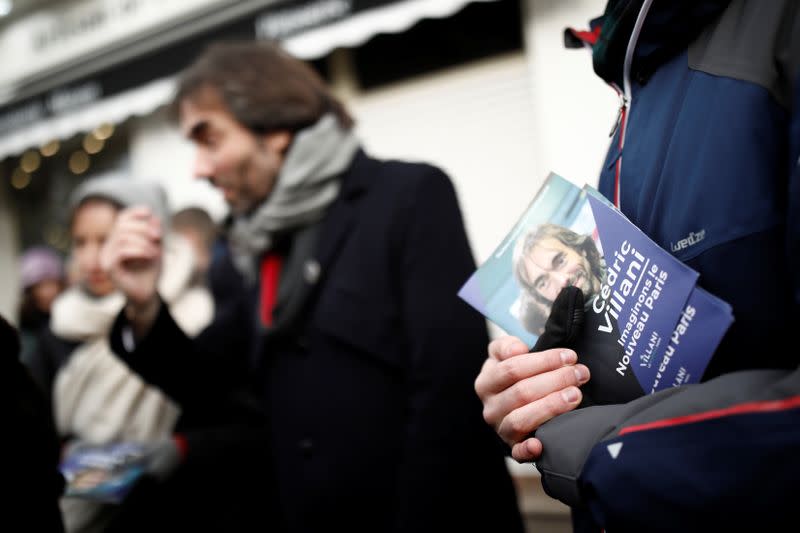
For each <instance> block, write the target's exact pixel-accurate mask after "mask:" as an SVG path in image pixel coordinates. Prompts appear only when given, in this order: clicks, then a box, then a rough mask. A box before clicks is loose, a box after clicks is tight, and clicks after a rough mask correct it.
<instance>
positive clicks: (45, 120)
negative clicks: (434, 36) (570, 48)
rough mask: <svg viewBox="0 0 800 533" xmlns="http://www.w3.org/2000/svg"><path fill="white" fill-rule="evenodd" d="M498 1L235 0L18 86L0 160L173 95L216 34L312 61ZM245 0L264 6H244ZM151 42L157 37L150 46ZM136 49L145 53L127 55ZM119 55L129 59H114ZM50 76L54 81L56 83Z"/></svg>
mask: <svg viewBox="0 0 800 533" xmlns="http://www.w3.org/2000/svg"><path fill="white" fill-rule="evenodd" d="M491 1H499V0H291V1H275V0H271V1H270V0H262V1H261V2H233V3H232V4H236V6H237V7H238V11H236V12H235V13H234V14H233V15H231V16H230V17H228V18H227V19H226V17H224V16H220V15H219V12H217V13H215V14H214V18H215V20H216V21H217V22H216V23H215V24H212V25H210V23H209V21H208V20H207V17H206V18H203V19H198V20H195V21H192V23H191V26H188V25H186V24H184V25H183V26H182V27H181V28H180V31H179V32H176V31H173V32H172V34H176V33H179V34H180V35H181V38H180V40H178V41H175V42H165V39H164V38H163V36H161V35H159V36H158V37H155V36H154V37H151V38H150V39H146V40H145V39H143V40H142V42H140V43H134V44H133V45H131V44H130V43H129V44H128V45H127V46H126V47H125V49H124V50H119V51H117V53H116V54H115V53H114V51H113V50H112V51H111V52H108V53H104V54H101V55H100V56H98V58H97V60H96V63H97V67H96V68H95V69H94V70H93V69H92V68H91V61H89V64H88V65H87V64H81V65H79V66H76V67H75V68H71V69H62V70H61V71H59V72H54V73H52V75H51V76H48V77H46V78H42V79H39V80H35V81H34V82H31V83H30V84H29V86H27V87H18V88H15V91H16V94H15V96H14V97H12V98H11V99H10V100H9V101H8V103H6V104H5V105H4V106H2V107H0V160H2V159H4V158H6V157H8V156H15V155H19V154H20V153H22V152H23V151H24V150H26V149H28V148H32V147H38V146H41V145H43V144H45V143H47V142H48V141H50V140H53V139H62V140H63V139H66V138H69V137H72V136H73V135H75V134H78V133H81V132H88V131H91V130H92V129H94V128H95V127H97V126H98V125H99V124H102V123H105V122H108V123H112V124H117V123H120V122H123V121H125V120H126V119H128V118H130V117H132V116H136V115H146V114H149V113H151V112H152V111H154V110H155V109H157V108H158V107H160V106H162V105H164V104H166V103H168V102H169V101H170V100H171V98H172V95H173V94H174V90H175V80H176V74H177V72H178V71H179V70H180V69H181V68H183V67H184V66H185V65H187V64H188V63H189V62H190V61H191V59H192V58H193V57H194V55H195V54H196V53H197V52H198V51H199V50H200V49H202V47H203V45H204V44H205V43H207V42H210V41H213V40H217V39H226V38H240V39H242V38H245V39H246V38H256V39H266V38H274V39H279V40H280V41H281V42H282V43H283V45H284V46H285V47H286V49H287V50H289V52H291V53H292V54H294V55H296V56H297V57H300V58H302V59H308V60H312V59H316V58H320V57H323V56H325V55H326V54H328V53H329V52H331V51H332V50H334V49H335V48H339V47H354V46H358V45H360V44H362V43H364V42H366V41H367V40H368V39H370V38H371V37H373V36H375V35H377V34H380V33H397V32H402V31H404V30H406V29H408V28H410V27H411V26H412V25H414V24H415V23H416V22H418V21H419V20H421V19H424V18H441V17H448V16H450V15H452V14H454V13H456V12H457V11H459V10H460V9H461V8H463V7H464V6H465V5H466V4H468V3H471V2H491ZM245 4H249V5H251V6H257V7H258V9H255V10H253V11H252V12H245V13H243V7H242V6H244V5H245ZM231 9H233V8H231ZM220 20H222V22H220ZM209 26H210V27H209ZM193 28H194V31H193ZM163 31H165V32H166V33H165V35H169V34H170V32H169V30H163ZM148 43H153V46H152V47H151V49H149V50H148V49H147V48H148V46H147V44H148ZM156 44H157V45H156ZM133 49H137V50H139V51H140V53H138V55H137V56H136V57H128V56H130V55H131V50H133ZM115 55H116V57H117V58H124V59H117V60H116V61H115V59H114V58H115ZM92 70H93V71H92ZM48 80H53V81H52V82H51V83H52V86H48Z"/></svg>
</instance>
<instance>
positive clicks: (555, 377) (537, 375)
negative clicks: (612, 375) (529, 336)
mask: <svg viewBox="0 0 800 533" xmlns="http://www.w3.org/2000/svg"><path fill="white" fill-rule="evenodd" d="M577 360H578V358H577V355H576V354H575V352H573V351H572V350H567V349H561V348H554V349H551V350H544V351H541V352H532V353H528V347H527V346H526V345H525V344H524V343H523V342H522V341H521V340H519V339H518V338H516V337H510V336H509V337H503V338H500V339H497V340H495V341H492V342H491V343H490V344H489V357H488V358H487V359H486V361H485V362H484V363H483V368H482V369H481V372H480V374H479V375H478V377H477V379H476V380H475V392H476V393H477V394H478V397H479V398H480V399H481V401H482V402H483V418H484V420H486V422H487V423H488V424H489V425H491V426H492V427H493V428H494V430H495V431H496V432H497V434H498V435H499V436H500V438H502V439H503V441H505V442H506V444H508V445H509V446H511V455H512V456H513V457H514V459H515V460H517V461H518V462H526V461H534V460H536V459H538V458H539V456H540V455H541V453H542V443H541V442H540V441H539V440H538V439H536V438H535V437H531V436H530V434H531V433H532V432H534V431H535V430H536V429H537V428H538V427H539V426H541V425H542V424H544V423H545V422H547V421H548V420H550V419H551V418H553V417H555V416H558V415H560V414H562V413H566V412H568V411H571V410H572V409H574V408H575V407H577V406H578V404H579V403H580V401H581V391H580V389H579V388H578V386H579V385H582V384H584V383H586V381H588V379H589V369H588V368H586V367H585V366H584V365H580V364H576V363H577Z"/></svg>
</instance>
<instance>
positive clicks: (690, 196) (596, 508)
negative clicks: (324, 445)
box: [536, 0, 800, 531]
mask: <svg viewBox="0 0 800 533" xmlns="http://www.w3.org/2000/svg"><path fill="white" fill-rule="evenodd" d="M607 9H608V11H607V14H612V15H614V16H612V17H611V19H610V21H609V19H606V20H603V21H602V28H601V29H599V30H597V32H595V33H594V37H597V35H598V32H599V39H598V40H597V42H596V43H595V45H594V58H593V59H594V64H595V69H596V70H597V71H598V72H600V73H601V74H602V75H603V76H604V78H605V79H606V81H608V82H609V83H611V84H612V85H614V86H616V87H617V88H618V89H619V90H620V91H621V93H622V94H624V96H625V109H624V112H623V113H622V120H621V121H620V124H619V127H618V128H617V131H616V133H615V135H614V138H613V140H612V144H611V148H610V150H609V154H608V158H607V160H606V162H605V165H604V167H603V169H602V173H601V176H600V189H601V191H602V192H603V193H604V194H605V195H606V196H607V197H608V198H610V199H613V200H615V202H616V203H617V205H619V206H620V208H621V209H622V211H623V212H624V213H625V214H626V215H627V216H628V217H629V218H630V219H631V220H632V221H633V222H634V223H635V224H636V225H638V226H639V227H640V228H641V229H642V230H644V231H645V232H646V233H647V234H648V235H649V236H650V237H651V238H652V239H654V240H655V241H656V242H657V243H658V244H660V245H661V246H662V247H664V248H665V249H667V250H671V251H672V253H673V254H674V255H675V256H676V257H678V258H679V259H681V260H683V261H684V262H686V263H687V264H688V265H689V266H691V267H692V268H694V269H696V270H697V271H698V272H699V273H700V279H699V284H700V285H702V286H703V287H704V288H706V289H707V290H709V291H710V292H712V293H714V294H716V295H717V296H719V297H721V298H723V299H724V300H726V301H727V302H729V303H730V304H731V305H732V307H733V312H734V317H735V322H734V324H733V326H732V327H731V329H730V331H729V332H728V334H727V335H726V337H725V338H724V340H723V342H722V343H721V345H720V347H719V349H718V350H717V352H716V353H715V355H714V358H713V359H712V362H711V364H710V366H709V368H708V370H707V372H706V374H705V376H704V380H705V383H701V384H698V385H690V386H685V387H680V388H677V389H672V390H668V391H664V392H662V393H659V394H655V395H651V396H646V397H644V398H640V399H639V400H636V401H634V402H631V403H629V404H624V405H614V406H602V407H589V408H586V409H581V410H578V411H575V412H572V413H568V414H566V415H562V416H560V417H557V418H556V419H554V420H552V421H551V422H549V423H547V424H545V425H544V426H542V427H541V428H540V429H539V430H538V431H537V433H536V436H537V437H538V438H539V439H540V440H541V441H542V443H543V445H544V453H543V456H542V458H541V460H540V461H537V467H538V468H539V470H540V471H541V472H542V476H543V482H544V484H545V487H546V490H547V491H548V493H549V494H551V495H552V496H554V497H556V498H559V499H561V500H562V501H564V502H565V503H568V504H569V505H572V506H575V507H576V508H580V509H582V510H583V511H585V513H584V514H582V515H580V514H579V516H584V517H586V516H589V517H590V518H589V520H588V522H593V524H594V526H596V527H597V528H606V529H607V530H609V531H645V530H646V531H691V530H708V528H713V529H715V530H734V529H736V530H741V529H745V528H755V527H760V528H763V527H765V526H766V527H769V526H771V525H775V524H780V523H791V522H787V521H791V520H794V507H793V505H794V504H795V503H796V498H795V494H796V493H795V492H794V490H795V485H796V480H797V479H798V476H800V456H798V454H797V450H798V449H800V372H798V371H797V370H796V369H797V367H798V363H800V356H799V355H798V350H797V348H796V346H795V344H796V343H795V342H794V338H793V334H792V332H793V331H794V328H795V327H796V325H797V324H798V309H799V306H800V269H798V259H799V258H800V248H799V246H800V220H798V215H799V214H800V210H799V209H798V207H799V206H798V203H799V202H800V171H799V170H798V162H799V161H798V157H799V156H800V113H799V112H798V105H800V84H798V76H800V8H798V4H797V2H792V1H775V2H746V1H738V0H737V1H732V2H728V1H720V0H717V1H683V0H681V1H673V2H667V1H659V0H654V1H650V0H645V1H642V0H637V1H621V2H616V1H614V2H610V3H609V7H608V8H607ZM639 13H641V14H642V15H641V16H639ZM629 14H632V18H631V17H627V15H629ZM637 16H639V18H640V23H639V24H636V23H635V22H636V19H637ZM615 17H616V18H615ZM626 17H627V18H626ZM623 19H624V20H623ZM642 21H643V23H642ZM698 21H702V24H700V23H698ZM609 22H611V24H609V26H608V27H607V26H606V24H607V23H609ZM598 28H599V27H598ZM692 28H694V29H696V30H697V32H696V33H691V32H690V33H687V31H688V30H690V29H692ZM639 29H641V32H640V33H637V32H638V31H639ZM631 35H633V36H634V38H633V39H630V37H631ZM681 39H683V41H682V40H681ZM610 41H617V42H616V43H615V42H610ZM628 42H631V43H632V45H631V46H632V48H630V53H629V55H628V57H629V59H630V60H629V61H627V65H628V67H627V68H626V67H625V64H626V62H625V53H624V52H625V50H626V48H628ZM620 43H624V44H622V45H621V44H620ZM620 51H621V52H620ZM579 357H580V354H579ZM759 369H760V370H759ZM767 369H770V370H767ZM716 376H719V377H716Z"/></svg>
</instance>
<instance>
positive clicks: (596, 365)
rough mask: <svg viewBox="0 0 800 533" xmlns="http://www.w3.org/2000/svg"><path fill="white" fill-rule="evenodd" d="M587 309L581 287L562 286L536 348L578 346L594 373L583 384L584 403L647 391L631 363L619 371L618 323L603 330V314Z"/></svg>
mask: <svg viewBox="0 0 800 533" xmlns="http://www.w3.org/2000/svg"><path fill="white" fill-rule="evenodd" d="M585 309H586V307H585V302H584V298H583V292H581V290H580V289H579V288H578V287H573V286H568V287H565V288H564V289H562V290H561V292H560V293H559V295H558V297H557V298H556V300H555V302H553V308H552V309H551V311H550V316H549V317H548V319H547V323H546V324H545V328H544V333H542V334H541V335H540V336H539V339H538V340H537V341H536V344H535V345H534V346H533V351H534V352H538V351H542V350H548V349H550V348H570V349H572V350H575V353H577V354H578V362H580V363H582V364H584V365H586V366H587V367H588V368H589V372H591V376H592V377H591V378H590V379H589V381H588V382H586V383H585V384H584V385H583V386H582V387H581V391H582V392H583V401H582V402H581V407H586V406H589V405H603V404H616V403H626V402H629V401H631V400H633V399H636V398H638V397H640V396H643V395H644V391H643V390H642V387H641V385H639V381H638V380H637V379H636V376H635V375H634V373H633V369H632V368H630V365H627V367H625V370H624V371H623V372H620V371H618V369H619V368H620V361H621V360H622V356H623V355H624V349H623V347H622V346H621V345H620V344H619V343H618V342H617V340H618V339H619V330H618V329H617V327H616V324H614V330H613V331H612V332H611V333H603V332H600V331H598V326H599V325H600V323H601V318H600V316H599V315H598V314H597V313H594V312H591V311H590V312H586V311H585ZM603 324H605V321H603Z"/></svg>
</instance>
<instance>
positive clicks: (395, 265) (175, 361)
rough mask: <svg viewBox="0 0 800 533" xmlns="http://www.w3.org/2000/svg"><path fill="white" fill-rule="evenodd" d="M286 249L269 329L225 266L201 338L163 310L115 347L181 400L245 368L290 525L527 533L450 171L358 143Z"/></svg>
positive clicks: (272, 492) (231, 382)
mask: <svg viewBox="0 0 800 533" xmlns="http://www.w3.org/2000/svg"><path fill="white" fill-rule="evenodd" d="M280 246H284V248H283V249H284V250H285V251H286V259H285V262H284V267H283V271H282V274H281V278H280V283H279V290H278V295H277V303H276V307H275V310H274V324H273V325H272V327H271V328H269V329H266V328H264V327H263V326H261V325H260V323H259V322H258V319H257V318H256V317H257V316H258V313H257V312H256V309H257V306H258V294H259V288H258V287H251V288H246V287H244V285H243V284H242V282H241V280H240V279H239V277H238V275H237V274H235V273H234V272H233V271H232V269H231V267H230V263H227V271H226V270H225V268H226V263H225V262H224V261H223V262H222V263H221V264H218V265H217V267H216V268H215V272H212V282H213V283H214V285H215V289H214V292H215V294H216V296H217V303H218V309H219V315H218V316H217V319H216V320H215V322H214V323H213V324H212V325H211V326H210V327H209V328H208V329H207V330H206V331H205V332H204V333H203V334H201V335H200V336H199V337H198V338H197V339H196V341H195V342H194V343H193V342H191V341H189V340H188V339H186V337H184V336H183V335H182V334H181V333H180V331H179V330H178V329H177V328H176V327H175V325H174V322H172V320H171V317H169V315H168V313H167V312H166V311H164V310H162V313H161V315H160V316H159V317H158V319H157V321H156V324H155V325H154V326H153V328H152V330H151V332H150V333H149V335H148V337H147V338H145V339H143V341H142V342H141V343H140V344H139V346H137V348H136V351H135V353H133V354H125V353H124V352H125V350H124V347H123V346H122V343H121V342H120V335H119V330H120V326H121V322H122V321H121V320H120V321H119V322H118V324H117V327H116V328H115V333H114V334H113V338H114V340H113V344H114V347H115V350H117V351H119V352H121V353H123V355H124V356H125V357H126V358H127V359H128V361H129V363H130V364H131V366H132V367H133V368H135V369H136V370H137V371H139V372H140V373H141V374H142V375H144V376H145V378H146V379H147V380H148V381H150V382H153V383H157V384H159V386H161V387H162V388H163V389H164V390H165V391H167V393H168V394H171V395H173V396H175V397H176V399H177V400H178V401H179V402H181V404H182V405H203V404H213V403H214V402H216V401H218V400H219V398H220V397H221V396H222V395H230V394H239V393H238V392H237V391H240V389H239V387H238V383H239V381H238V380H237V378H236V376H237V375H239V374H241V373H246V374H247V375H248V377H249V378H251V380H252V381H253V382H254V385H255V387H254V389H252V390H255V391H256V393H255V395H256V397H257V400H258V403H259V404H260V405H261V406H262V407H263V409H264V411H265V413H266V415H267V420H268V423H267V424H268V427H267V429H268V431H267V435H268V438H267V441H268V442H265V443H264V445H263V457H264V458H266V459H268V462H269V464H268V468H269V469H270V471H271V472H272V474H270V475H269V477H264V480H265V481H263V482H262V483H261V489H260V490H261V491H262V492H263V493H264V498H263V500H262V501H263V502H264V503H266V502H267V501H269V499H270V498H272V499H273V502H274V503H275V504H277V509H278V511H277V515H276V517H277V519H278V520H280V522H281V523H282V525H283V527H284V528H285V529H286V530H288V531H298V532H310V531H324V530H340V529H341V530H342V531H349V532H353V531H370V532H380V531H414V532H420V531H457V530H465V531H466V530H468V531H504V532H508V531H511V532H518V531H522V523H521V519H520V515H519V511H518V508H517V502H516V498H515V493H514V489H513V486H512V482H511V479H510V476H509V473H508V471H507V469H506V465H505V462H504V452H505V450H504V449H503V447H502V445H501V443H500V442H499V441H498V440H497V438H496V436H495V435H494V433H493V431H492V430H491V428H489V427H488V426H487V425H486V424H485V422H484V421H483V419H482V415H481V405H480V402H479V400H478V398H477V396H476V395H475V393H474V391H473V382H474V379H475V377H476V376H477V374H478V371H479V370H480V366H481V364H482V362H483V360H484V359H485V354H486V345H487V343H488V337H487V332H486V324H485V322H484V320H483V318H482V317H481V316H479V315H478V314H477V313H476V312H474V311H473V310H472V309H470V308H469V307H468V306H467V305H466V304H465V303H464V302H462V301H461V300H460V299H459V298H458V297H457V296H456V293H457V291H458V289H459V287H460V286H461V284H463V282H464V281H465V280H466V279H467V277H468V276H469V275H470V273H471V272H472V271H473V270H474V268H475V263H474V260H473V257H472V255H471V251H470V247H469V244H468V241H467V237H466V234H465V229H464V224H463V220H462V217H461V213H460V210H459V206H458V202H457V199H456V194H455V191H454V189H453V186H452V184H451V182H450V180H449V179H448V178H447V176H446V175H445V174H444V173H442V171H440V170H439V169H437V168H434V167H432V166H429V165H425V164H412V163H405V162H395V161H377V160H374V159H371V158H369V157H367V156H366V155H364V154H363V153H359V154H358V155H357V156H356V157H355V159H354V162H353V163H352V165H351V167H350V169H349V170H348V171H346V172H345V173H344V175H343V176H342V189H341V192H340V194H339V197H338V198H337V200H336V201H335V202H334V204H332V205H331V207H330V208H329V210H328V212H327V214H326V216H325V218H324V219H323V220H322V221H321V223H319V224H317V225H315V226H313V227H309V228H304V229H302V230H299V231H296V232H294V233H293V234H292V235H291V236H290V239H289V240H288V241H283V245H279V247H280ZM225 272H226V273H225ZM223 285H224V288H223ZM237 369H238V370H237ZM204 383H210V384H208V385H204ZM190 447H191V443H190ZM266 480H269V481H266ZM265 512H267V511H265Z"/></svg>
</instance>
